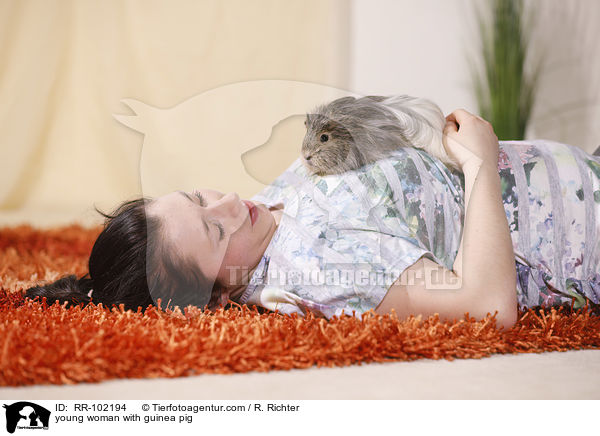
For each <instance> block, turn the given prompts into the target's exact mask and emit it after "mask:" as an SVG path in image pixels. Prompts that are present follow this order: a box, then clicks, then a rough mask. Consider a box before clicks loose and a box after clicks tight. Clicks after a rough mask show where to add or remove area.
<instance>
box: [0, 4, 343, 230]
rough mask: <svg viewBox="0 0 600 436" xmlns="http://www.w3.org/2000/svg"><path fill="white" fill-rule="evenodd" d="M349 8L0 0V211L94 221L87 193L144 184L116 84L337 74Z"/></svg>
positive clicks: (195, 87) (130, 90)
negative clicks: (118, 116)
mask: <svg viewBox="0 0 600 436" xmlns="http://www.w3.org/2000/svg"><path fill="white" fill-rule="evenodd" d="M347 9H348V5H347V3H345V2H343V1H340V0H330V1H320V0H308V1H307V0H293V1H285V2H284V1H278V0H272V1H267V0H253V1H244V0H239V1H232V0H219V1H207V0H202V1H197V0H192V1H184V0H174V1H173V0H170V1H166V0H165V1H149V0H144V1H127V0H103V1H96V0H46V1H39V0H14V1H9V0H0V54H1V55H0V102H1V104H0V131H1V132H2V133H1V135H0V162H1V166H2V167H1V172H0V224H8V223H15V222H18V221H22V220H27V221H29V222H34V223H40V224H42V223H47V224H54V223H63V222H67V221H71V220H75V219H77V220H80V221H83V222H86V223H88V222H89V223H93V222H101V221H98V220H99V218H98V215H97V214H96V213H95V212H94V211H93V208H92V206H93V205H94V204H95V205H96V206H98V207H99V208H101V209H102V210H105V211H106V210H110V209H112V208H113V207H115V206H116V205H117V204H118V203H119V202H121V201H123V200H125V199H130V198H133V197H137V196H139V195H140V194H142V186H141V182H140V158H141V150H142V142H143V136H142V135H140V134H139V133H136V132H135V131H133V130H131V129H129V128H127V127H125V126H123V125H122V124H120V123H118V122H117V121H116V120H115V119H114V118H113V116H112V114H113V113H117V114H118V113H128V109H127V108H126V107H125V106H124V105H123V104H122V103H120V100H121V99H123V98H134V99H138V100H141V101H143V102H145V103H147V104H149V105H152V106H155V107H158V108H168V107H172V106H175V105H177V104H179V103H180V102H182V101H185V100H187V99H189V98H190V97H192V96H194V95H197V94H200V93H202V92H205V91H207V90H210V89H213V88H217V87H220V86H223V85H226V84H230V83H236V82H239V81H248V80H260V79H282V80H301V81H308V82H315V83H321V84H326V85H330V86H337V87H342V88H343V87H345V86H347V76H348V70H347V64H348V61H347V52H348V29H347V23H348V19H347ZM257 145H258V144H257ZM214 150H215V148H214V147H212V148H211V149H210V151H211V152H214ZM202 152H203V149H198V150H197V153H198V154H199V155H200V156H201V153H202ZM189 158H190V159H193V158H198V157H197V156H196V157H195V156H189ZM198 162H201V160H200V159H199V158H198ZM224 170H225V168H224ZM198 171H202V168H201V166H200V165H199V166H198ZM228 177H229V178H234V179H235V177H236V174H232V173H231V172H230V173H229V174H228Z"/></svg>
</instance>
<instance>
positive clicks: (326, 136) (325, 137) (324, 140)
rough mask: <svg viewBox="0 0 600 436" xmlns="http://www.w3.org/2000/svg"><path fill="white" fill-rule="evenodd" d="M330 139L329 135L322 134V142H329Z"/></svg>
mask: <svg viewBox="0 0 600 436" xmlns="http://www.w3.org/2000/svg"><path fill="white" fill-rule="evenodd" d="M328 140H329V135H327V134H325V133H323V134H322V135H321V142H327V141H328Z"/></svg>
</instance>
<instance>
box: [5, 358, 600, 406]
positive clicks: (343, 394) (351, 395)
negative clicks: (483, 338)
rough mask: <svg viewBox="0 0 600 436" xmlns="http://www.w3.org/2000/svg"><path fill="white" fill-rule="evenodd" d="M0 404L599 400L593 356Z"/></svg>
mask: <svg viewBox="0 0 600 436" xmlns="http://www.w3.org/2000/svg"><path fill="white" fill-rule="evenodd" d="M0 398H1V399H13V400H14V399H19V398H27V399H28V400H39V399H48V400H61V399H88V400H92V399H98V400H108V399H116V398H118V399H123V400H140V399H181V400H189V399H215V400H226V399H259V400H262V399H265V400H268V399H305V400H310V399H600V350H575V351H568V352H551V353H542V354H535V353H534V354H512V355H493V356H492V357H489V358H484V359H457V360H454V361H447V360H431V359H424V360H417V361H413V362H390V363H382V364H378V363H376V364H363V365H353V366H348V367H343V368H316V367H315V368H310V369H304V370H301V369H299V370H291V371H271V372H269V373H260V372H252V373H246V374H231V375H201V376H194V377H183V378H175V379H169V378H159V379H128V380H114V381H107V382H103V383H83V384H79V385H72V386H41V385H40V386H31V387H21V388H0Z"/></svg>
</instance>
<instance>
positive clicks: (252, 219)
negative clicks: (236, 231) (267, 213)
mask: <svg viewBox="0 0 600 436" xmlns="http://www.w3.org/2000/svg"><path fill="white" fill-rule="evenodd" d="M244 204H246V207H248V213H249V214H250V222H251V223H252V225H254V223H255V222H256V220H257V219H258V209H257V208H256V206H255V205H254V203H252V202H251V201H248V200H244Z"/></svg>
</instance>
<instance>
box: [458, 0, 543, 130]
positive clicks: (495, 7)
mask: <svg viewBox="0 0 600 436" xmlns="http://www.w3.org/2000/svg"><path fill="white" fill-rule="evenodd" d="M485 4H487V5H491V11H489V12H491V25H486V21H485V19H484V18H483V16H482V13H481V11H480V10H479V9H476V10H477V18H478V25H479V32H480V36H481V43H482V46H481V49H482V51H481V54H482V56H483V66H484V74H483V77H480V76H479V74H478V73H477V69H476V68H475V67H474V62H472V61H470V62H469V64H470V69H471V74H472V77H473V80H474V86H475V96H476V99H477V104H478V109H479V113H480V115H481V117H483V118H484V119H486V120H487V121H489V122H490V123H492V125H493V126H494V131H495V132H496V136H498V138H499V139H500V140H522V139H524V137H525V129H526V127H527V122H528V121H529V118H530V116H531V112H532V108H533V104H534V101H535V92H536V86H537V83H538V76H539V73H540V68H541V65H542V62H541V59H540V60H539V62H538V63H537V65H536V67H535V69H534V72H533V73H532V74H531V76H527V75H526V73H525V61H526V58H527V55H528V50H529V49H530V35H531V33H530V32H531V29H532V22H531V18H532V17H533V14H531V15H530V16H529V19H528V20H527V22H526V23H524V16H523V1H522V0H491V1H489V2H485Z"/></svg>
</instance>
